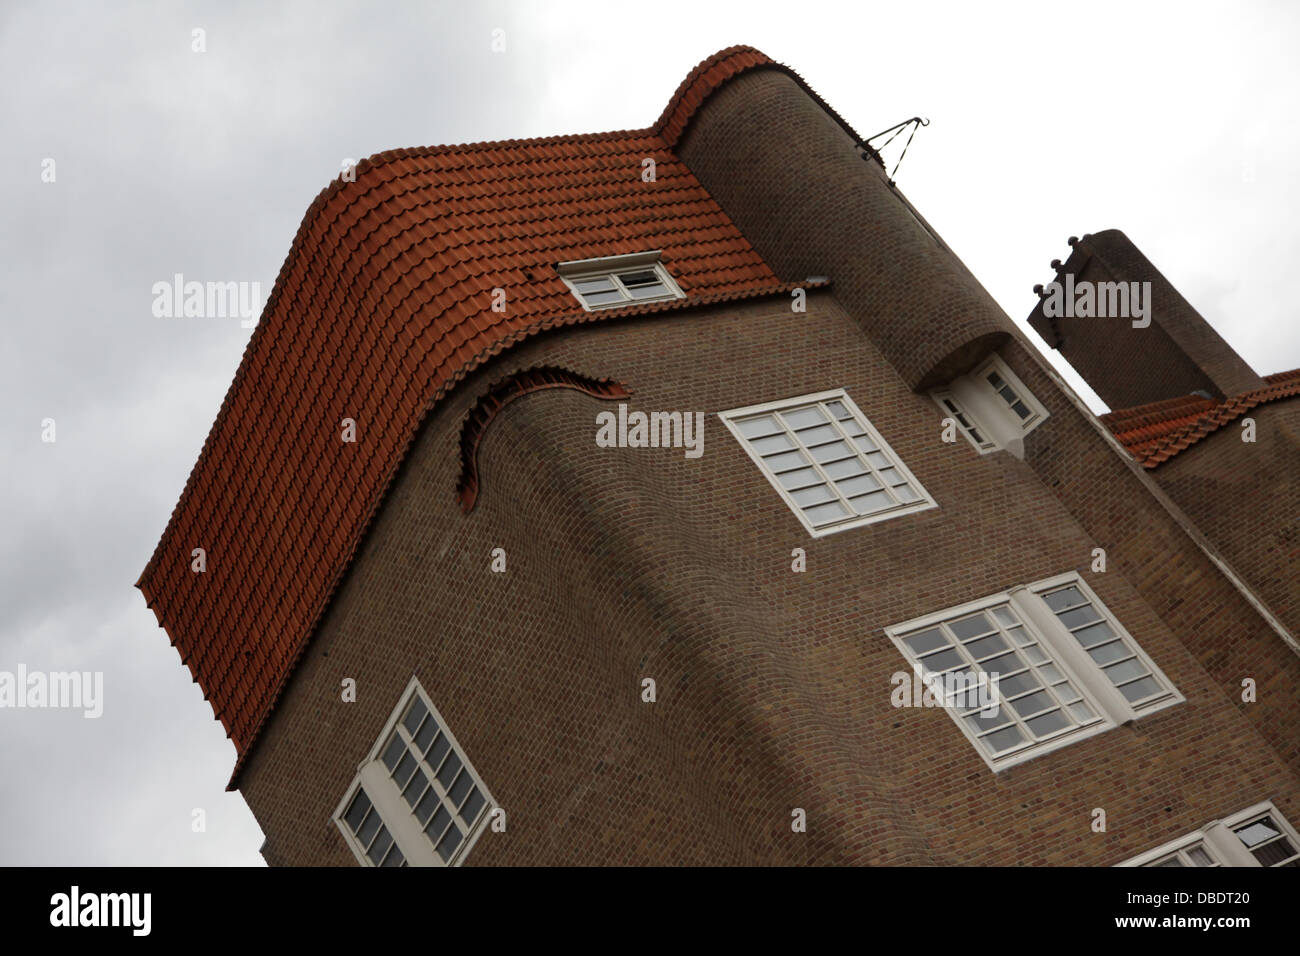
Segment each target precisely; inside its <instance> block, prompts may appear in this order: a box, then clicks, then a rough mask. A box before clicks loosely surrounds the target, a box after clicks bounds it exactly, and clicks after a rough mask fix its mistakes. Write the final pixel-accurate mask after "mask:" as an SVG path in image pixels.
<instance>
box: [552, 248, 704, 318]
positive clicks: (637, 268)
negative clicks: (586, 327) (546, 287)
mask: <svg viewBox="0 0 1300 956" xmlns="http://www.w3.org/2000/svg"><path fill="white" fill-rule="evenodd" d="M659 259H660V253H659V252H658V251H653V252H637V253H632V254H630V255H622V256H605V257H603V258H600V259H584V260H579V261H572V262H561V263H559V264H557V265H556V267H555V268H556V271H557V272H558V273H559V275H560V278H561V279H563V280H564V282H565V284H567V285H568V287H569V289H570V290H571V291H572V292H573V294H574V295H575V296H577V298H578V301H579V302H581V303H582V306H583V308H585V309H587V310H588V311H590V310H594V309H605V308H612V307H616V306H621V305H631V304H633V303H637V302H656V301H662V300H666V299H680V298H684V297H685V294H684V293H683V292H682V290H681V288H680V287H679V286H678V285H677V283H676V282H674V281H673V277H672V276H671V275H670V274H669V273H668V270H667V268H665V267H664V264H663V263H662V262H660V261H659Z"/></svg>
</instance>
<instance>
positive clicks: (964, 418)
mask: <svg viewBox="0 0 1300 956" xmlns="http://www.w3.org/2000/svg"><path fill="white" fill-rule="evenodd" d="M934 398H935V400H936V401H937V402H938V403H939V407H940V408H942V409H943V410H944V411H946V412H947V413H948V414H949V416H950V417H951V418H952V420H953V421H954V422H956V423H957V427H958V428H960V429H961V432H962V434H963V435H965V436H966V439H967V440H968V441H969V442H970V443H971V444H972V445H974V446H975V448H976V449H977V450H979V451H988V450H991V449H993V448H996V447H997V442H996V441H994V440H993V439H992V438H991V437H989V436H987V435H985V434H984V432H983V431H981V429H982V428H983V426H982V425H979V424H978V423H977V422H976V421H975V417H974V416H973V415H972V414H971V413H970V412H968V411H967V410H966V409H965V408H964V407H963V406H962V405H961V403H960V402H958V400H957V397H956V396H955V395H953V394H952V393H951V392H943V391H937V392H935V393H934Z"/></svg>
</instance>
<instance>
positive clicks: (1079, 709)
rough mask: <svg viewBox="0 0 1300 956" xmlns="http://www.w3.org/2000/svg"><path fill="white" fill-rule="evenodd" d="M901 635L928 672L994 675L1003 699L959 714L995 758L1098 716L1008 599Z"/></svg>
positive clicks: (907, 651) (916, 661) (1096, 719)
mask: <svg viewBox="0 0 1300 956" xmlns="http://www.w3.org/2000/svg"><path fill="white" fill-rule="evenodd" d="M897 640H899V641H901V644H902V646H903V648H904V653H905V654H908V656H909V657H911V658H912V660H913V663H914V664H916V665H919V666H920V668H921V671H922V673H923V675H925V676H926V677H927V678H929V677H930V676H931V675H944V674H948V673H963V672H964V673H966V674H971V673H975V674H978V673H983V674H987V675H989V677H992V678H996V679H997V683H996V687H997V702H998V706H997V709H996V710H995V711H994V712H993V713H992V714H989V715H985V714H984V713H983V712H982V711H981V709H980V708H978V707H975V706H972V707H968V708H965V709H963V710H961V711H959V712H958V715H957V716H958V718H959V721H960V722H961V723H962V724H963V726H964V727H965V728H966V729H967V730H968V731H969V733H970V735H971V736H972V737H973V738H974V739H975V741H976V742H977V743H978V744H979V746H980V747H982V748H983V750H984V752H985V753H986V754H987V756H988V757H990V758H995V757H997V758H1004V757H1007V756H1010V755H1012V754H1015V753H1017V752H1019V751H1021V750H1025V749H1026V748H1029V747H1033V746H1035V745H1037V744H1040V743H1043V742H1046V741H1049V740H1052V739H1055V738H1057V737H1061V736H1064V735H1066V734H1069V733H1071V732H1072V731H1074V730H1077V729H1078V728H1080V727H1085V726H1088V725H1091V724H1094V723H1097V722H1099V721H1100V720H1101V718H1100V717H1099V716H1098V714H1097V712H1096V711H1095V710H1094V708H1093V707H1092V706H1090V704H1089V703H1088V701H1087V700H1086V699H1085V698H1084V696H1083V694H1082V693H1080V692H1079V690H1078V689H1077V687H1076V685H1075V683H1074V682H1073V681H1072V680H1071V679H1070V677H1069V676H1067V675H1066V674H1065V673H1063V672H1062V670H1061V669H1060V668H1059V667H1058V666H1057V664H1056V662H1055V661H1054V660H1053V658H1052V656H1051V655H1050V654H1049V653H1047V651H1046V650H1045V649H1044V647H1043V645H1042V642H1041V641H1039V639H1038V638H1037V636H1036V635H1035V634H1034V633H1033V631H1032V629H1031V628H1030V627H1029V626H1028V625H1027V623H1026V622H1023V621H1021V620H1020V619H1019V618H1018V617H1017V615H1016V614H1015V612H1014V611H1013V609H1012V607H1011V605H1010V604H1009V603H1002V604H996V605H992V606H988V607H985V608H983V609H981V610H979V611H977V612H975V613H974V614H968V615H965V616H962V617H957V618H954V619H952V620H945V621H939V622H936V623H935V624H934V625H931V626H929V627H925V628H922V629H920V630H918V631H915V632H912V633H904V634H900V635H899V636H898V638H897Z"/></svg>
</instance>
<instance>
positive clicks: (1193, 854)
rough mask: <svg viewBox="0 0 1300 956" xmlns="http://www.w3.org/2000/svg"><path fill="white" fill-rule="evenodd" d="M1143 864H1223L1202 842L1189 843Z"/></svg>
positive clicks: (1213, 865) (1205, 865)
mask: <svg viewBox="0 0 1300 956" xmlns="http://www.w3.org/2000/svg"><path fill="white" fill-rule="evenodd" d="M1143 866H1161V867H1170V866H1202V867H1215V866H1223V864H1222V863H1220V862H1219V861H1218V860H1216V859H1215V858H1214V855H1213V854H1212V853H1210V851H1209V850H1207V849H1206V848H1205V844H1204V843H1203V842H1197V843H1193V844H1191V845H1190V846H1186V847H1183V848H1182V849H1180V850H1175V851H1174V852H1173V853H1170V854H1169V855H1168V856H1163V857H1161V858H1160V859H1158V860H1155V861H1153V862H1151V863H1144V864H1143Z"/></svg>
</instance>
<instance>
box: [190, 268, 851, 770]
mask: <svg viewBox="0 0 1300 956" xmlns="http://www.w3.org/2000/svg"><path fill="white" fill-rule="evenodd" d="M830 286H831V283H830V282H825V281H808V282H785V283H779V284H776V285H772V286H768V287H765V288H761V289H752V290H744V291H740V292H735V293H726V294H714V295H701V296H697V297H695V298H686V299H676V300H670V301H664V302H648V303H645V304H642V305H639V306H626V307H623V308H616V309H603V310H600V311H598V312H586V311H582V312H575V313H572V314H570V315H567V316H563V317H560V318H547V319H544V320H541V321H539V322H537V323H535V324H534V325H531V326H529V327H528V328H525V329H521V330H519V331H517V332H514V333H511V334H510V335H509V336H508V337H505V338H502V339H500V340H498V341H496V342H494V343H493V344H492V345H491V346H489V347H487V348H485V349H484V350H483V351H481V352H480V353H478V354H477V355H476V356H475V357H474V359H473V360H472V362H470V363H469V364H467V365H465V366H464V367H463V368H461V369H460V370H458V371H457V372H456V373H455V375H454V377H453V378H452V379H451V380H449V381H448V382H447V383H446V384H444V385H443V386H442V387H440V388H439V389H438V390H437V391H436V392H435V393H434V394H433V396H432V397H431V398H430V399H429V400H428V401H427V402H426V403H425V407H424V411H423V413H422V414H421V416H420V420H419V422H418V424H417V425H416V427H415V428H414V429H412V430H411V432H410V434H409V436H408V438H407V440H406V443H405V445H404V446H403V448H402V450H401V453H400V454H399V455H397V456H396V459H395V461H394V462H393V465H392V467H391V469H390V471H389V474H388V476H387V478H386V479H385V480H384V483H383V486H382V488H381V489H380V491H379V493H378V494H377V495H375V496H374V498H373V500H372V502H371V505H370V507H369V509H368V511H367V514H366V518H365V520H364V521H363V522H362V523H361V525H360V529H359V531H358V533H357V534H356V536H355V539H354V540H353V541H352V542H351V544H350V546H349V549H348V552H347V557H346V559H345V560H343V561H342V562H340V563H339V565H338V570H337V572H336V574H335V575H334V579H333V581H332V582H331V583H330V586H329V589H328V591H327V592H326V593H325V595H324V596H323V598H322V600H321V602H320V605H319V608H318V610H317V612H316V615H315V617H314V619H313V622H312V625H311V627H309V628H308V629H307V631H306V632H305V635H304V637H303V638H302V639H301V640H300V641H299V642H298V645H297V647H296V648H295V650H294V652H293V656H292V658H291V659H290V660H289V662H288V664H287V666H286V667H285V668H284V670H283V673H282V675H281V677H280V679H279V682H278V685H277V686H276V688H275V691H274V693H273V694H272V696H271V698H270V701H269V702H268V704H267V705H266V707H265V708H263V709H262V711H261V713H260V715H259V717H258V721H257V724H256V725H255V726H254V728H253V731H252V734H251V735H250V740H249V743H248V745H247V746H246V747H243V748H239V747H237V748H236V750H237V756H236V760H235V767H234V770H233V771H232V772H231V775H230V781H229V782H228V783H227V784H226V789H227V790H235V789H237V787H238V781H239V775H240V773H241V772H242V771H243V769H244V767H245V766H246V764H247V760H248V757H249V756H250V755H251V754H252V752H253V749H254V746H255V744H256V743H257V741H258V739H259V737H260V735H261V731H262V729H263V728H264V727H265V725H266V722H267V721H268V720H269V719H270V717H271V715H272V713H273V712H274V710H275V706H276V704H277V703H279V699H280V697H281V695H282V694H283V693H284V689H285V687H286V686H288V683H289V680H290V678H292V676H293V673H294V671H295V670H296V669H297V665H298V662H299V661H300V660H301V658H302V655H303V654H304V653H306V650H307V647H308V646H309V645H310V644H311V636H312V635H313V634H315V632H316V629H317V628H318V627H319V626H320V623H321V619H322V618H323V617H324V614H325V611H326V610H327V609H328V607H329V605H330V602H331V601H332V600H333V597H334V594H335V593H336V592H337V591H338V588H339V587H340V586H341V585H342V583H343V579H344V577H346V575H347V572H348V570H349V568H351V566H352V561H353V559H354V558H355V557H356V554H357V552H359V551H360V549H361V546H362V544H363V543H364V541H365V537H366V534H367V532H368V531H369V530H370V527H371V526H372V525H373V523H374V519H375V516H376V515H377V514H378V513H379V510H380V508H381V507H382V506H383V503H384V501H385V500H387V498H388V492H389V489H390V488H391V486H392V484H393V482H394V481H395V480H396V479H397V474H398V472H399V471H400V469H401V466H402V464H403V463H404V462H405V461H406V457H407V455H408V453H409V452H410V449H411V446H412V445H414V444H415V441H416V439H417V438H418V437H419V435H420V433H421V431H422V430H423V428H424V423H425V421H426V420H427V419H428V416H429V415H430V414H432V413H433V411H434V410H435V409H436V408H437V406H438V405H439V403H440V402H441V401H442V399H444V398H445V397H446V396H447V395H449V394H450V393H451V392H452V391H454V390H455V389H456V388H457V387H458V386H459V385H460V384H461V383H462V382H463V381H464V380H465V379H466V378H468V377H469V376H470V375H471V374H472V373H474V372H476V371H478V369H479V368H481V367H482V366H483V365H485V364H487V362H488V361H490V360H491V359H493V358H495V357H496V356H498V355H500V354H501V353H502V352H505V351H506V350H508V349H510V348H512V347H514V346H515V345H518V344H519V343H521V342H523V341H525V340H526V339H529V338H532V337H533V336H535V335H539V334H541V333H542V332H547V331H551V330H553V329H558V328H566V327H569V326H573V325H584V324H587V323H591V322H599V321H604V320H608V319H621V318H640V317H644V316H650V315H654V314H656V313H672V312H680V311H686V310H690V309H694V308H703V307H707V306H711V305H726V304H729V303H732V302H741V301H745V300H748V299H757V298H765V297H768V296H776V295H789V294H791V293H792V292H793V291H794V290H795V289H807V290H816V289H827V288H830ZM168 634H169V636H170V632H168ZM173 644H174V642H173ZM195 679H196V680H197V678H195ZM205 699H206V696H205ZM218 719H220V718H218ZM223 723H224V721H223ZM227 736H229V735H227Z"/></svg>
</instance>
